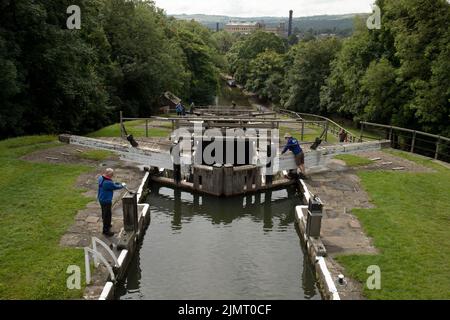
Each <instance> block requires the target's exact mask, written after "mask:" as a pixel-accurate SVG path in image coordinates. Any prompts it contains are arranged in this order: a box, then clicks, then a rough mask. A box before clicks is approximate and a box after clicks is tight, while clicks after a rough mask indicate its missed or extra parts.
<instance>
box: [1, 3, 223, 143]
mask: <svg viewBox="0 0 450 320" xmlns="http://www.w3.org/2000/svg"><path fill="white" fill-rule="evenodd" d="M72 4H75V5H79V6H80V8H81V29H80V30H69V29H68V28H67V26H66V21H67V19H68V17H69V16H70V15H68V14H67V13H66V10H67V8H68V6H70V5H72ZM223 67H224V58H223V55H220V54H219V51H218V48H217V47H216V45H215V41H214V40H213V38H212V32H210V31H209V30H208V29H207V28H206V27H203V26H202V25H200V24H198V23H195V22H186V21H178V20H175V19H174V18H168V17H167V16H166V15H165V14H164V13H163V11H162V10H161V9H158V8H156V7H155V6H154V4H153V3H152V2H151V1H138V0H132V1H126V0H38V1H36V0H2V1H1V2H0V137H8V136H16V135H22V134H33V133H44V132H50V133H56V132H62V131H70V132H74V133H85V132H89V131H91V130H94V129H98V128H99V127H102V126H103V125H105V124H109V123H111V122H113V121H117V118H118V111H119V110H123V111H124V113H125V114H126V115H127V116H148V115H150V114H152V113H154V112H156V110H157V108H158V106H159V100H160V97H161V94H162V93H164V92H165V91H167V90H169V91H172V92H173V93H175V94H176V95H178V96H180V97H181V98H183V99H185V100H186V102H188V103H190V102H191V101H193V102H195V103H198V104H202V103H208V102H210V101H211V100H212V99H213V98H214V95H215V93H216V91H217V86H218V74H219V68H223Z"/></svg>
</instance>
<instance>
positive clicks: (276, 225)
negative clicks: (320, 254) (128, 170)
mask: <svg viewBox="0 0 450 320" xmlns="http://www.w3.org/2000/svg"><path fill="white" fill-rule="evenodd" d="M147 202H148V203H149V204H150V211H151V223H150V225H149V228H148V229H147V232H146V235H145V237H144V240H143V242H142V244H141V247H140V250H139V251H138V252H137V254H136V257H135V259H134V260H133V261H132V263H131V266H130V268H129V272H128V277H127V278H126V280H125V281H124V282H123V283H121V284H119V286H118V288H117V291H116V294H117V298H119V299H206V300H208V299H244V300H245V299H286V300H306V299H320V298H321V297H320V294H319V292H318V290H317V287H316V281H315V278H314V273H313V271H312V268H311V266H310V262H309V261H307V257H306V256H305V254H304V252H303V249H302V246H301V244H300V240H299V236H298V234H297V232H298V231H297V230H296V227H295V224H294V208H295V206H296V205H299V204H300V203H299V197H298V195H296V190H295V189H293V188H292V189H291V188H288V189H286V190H278V191H268V192H265V193H262V194H259V195H252V196H238V197H233V198H228V199H221V198H216V197H209V196H202V195H193V194H191V193H188V192H184V191H179V190H174V189H171V188H167V187H163V186H159V185H154V186H152V188H151V192H150V195H149V197H148V199H147Z"/></svg>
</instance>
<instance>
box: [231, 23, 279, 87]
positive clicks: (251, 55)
mask: <svg viewBox="0 0 450 320" xmlns="http://www.w3.org/2000/svg"><path fill="white" fill-rule="evenodd" d="M266 50H271V51H273V52H276V53H279V54H283V53H285V52H286V46H285V44H284V41H283V40H282V39H281V38H280V37H278V36H277V35H275V34H272V33H267V32H264V31H257V32H255V33H252V34H251V35H249V36H248V37H246V38H243V39H242V40H241V41H237V42H236V43H235V44H234V45H233V47H232V48H231V49H230V51H229V53H228V54H227V58H228V62H229V64H230V72H231V73H232V74H234V77H235V78H236V80H237V81H238V82H240V83H242V84H245V83H246V82H247V80H248V73H249V72H250V70H249V68H250V62H251V60H253V59H255V58H256V57H257V56H258V54H260V53H262V52H264V51H266Z"/></svg>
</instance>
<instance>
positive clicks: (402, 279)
mask: <svg viewBox="0 0 450 320" xmlns="http://www.w3.org/2000/svg"><path fill="white" fill-rule="evenodd" d="M390 152H391V153H394V154H395V155H398V156H400V157H405V158H408V159H410V160H412V161H415V162H417V163H420V164H422V165H424V166H427V167H431V168H433V169H434V170H435V171H436V172H435V173H405V172H403V173H401V172H389V171H370V172H369V171H360V172H358V175H359V177H360V178H361V181H362V185H363V187H364V188H365V190H366V191H367V192H368V193H369V195H370V197H371V200H372V201H373V203H374V204H375V206H376V208H374V209H358V210H352V212H353V213H354V214H355V215H356V216H357V217H358V219H359V220H360V221H361V223H362V225H363V228H364V229H365V231H366V233H367V234H368V235H369V236H370V237H372V238H373V240H374V245H375V246H376V247H377V248H378V249H379V250H380V253H379V254H378V255H369V256H366V255H350V256H340V257H338V261H339V262H341V263H342V264H343V266H344V267H345V269H346V270H347V271H348V272H349V273H350V275H351V276H352V277H354V278H356V279H357V280H359V281H360V282H361V283H362V284H363V285H364V294H365V295H366V296H367V297H368V298H370V299H450V290H449V288H450V239H449V234H450V197H449V190H450V170H449V169H447V168H444V167H443V166H441V165H438V164H435V163H433V162H432V160H428V159H424V158H421V157H417V156H414V155H411V154H406V153H402V152H397V151H390ZM370 265H378V266H379V267H380V269H381V290H369V289H368V288H367V287H366V286H365V284H366V281H367V278H368V277H369V274H367V273H366V271H367V267H368V266H370Z"/></svg>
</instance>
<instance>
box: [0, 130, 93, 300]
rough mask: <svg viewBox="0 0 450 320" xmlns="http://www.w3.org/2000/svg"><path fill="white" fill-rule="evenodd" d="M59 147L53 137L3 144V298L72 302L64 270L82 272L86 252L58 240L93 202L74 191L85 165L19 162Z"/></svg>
mask: <svg viewBox="0 0 450 320" xmlns="http://www.w3.org/2000/svg"><path fill="white" fill-rule="evenodd" d="M58 145H60V144H59V143H58V142H57V141H56V138H55V137H53V136H35V137H23V138H15V139H9V140H4V141H0V171H1V176H2V178H1V179H0V189H1V190H2V192H1V193H0V203H1V205H0V243H1V244H2V246H1V247H0V257H1V259H0V299H69V298H79V297H81V296H82V291H81V290H68V289H67V288H66V278H67V275H66V270H67V267H68V265H71V264H75V265H79V266H80V267H81V270H83V269H84V268H83V265H84V264H83V263H84V262H83V251H82V250H80V249H71V248H62V247H60V246H59V240H60V238H61V236H62V235H63V234H64V232H65V231H66V230H67V228H68V227H69V226H70V225H71V224H72V223H73V221H74V216H75V214H76V212H77V210H79V209H80V208H83V207H84V206H85V205H86V204H87V203H88V202H89V201H91V199H89V198H86V197H84V196H83V195H82V192H83V190H80V189H76V188H75V183H76V179H77V177H78V176H79V175H80V174H82V173H84V172H87V171H88V170H90V168H89V167H87V166H81V165H59V164H45V163H30V162H27V161H23V160H20V157H21V156H23V155H25V154H28V153H30V152H33V151H37V150H42V149H46V148H52V147H55V146H58Z"/></svg>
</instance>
